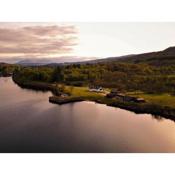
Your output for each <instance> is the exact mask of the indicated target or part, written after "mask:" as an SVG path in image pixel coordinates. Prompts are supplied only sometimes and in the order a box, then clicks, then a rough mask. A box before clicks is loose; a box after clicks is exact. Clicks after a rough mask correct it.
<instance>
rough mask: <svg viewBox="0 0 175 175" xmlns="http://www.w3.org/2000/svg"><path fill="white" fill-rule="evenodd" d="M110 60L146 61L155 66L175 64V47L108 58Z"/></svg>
mask: <svg viewBox="0 0 175 175" xmlns="http://www.w3.org/2000/svg"><path fill="white" fill-rule="evenodd" d="M108 61H120V62H129V63H145V64H150V65H153V66H171V65H175V47H169V48H167V49H165V50H163V51H158V52H149V53H143V54H137V55H129V56H127V57H120V58H118V57H116V58H115V57H114V58H108Z"/></svg>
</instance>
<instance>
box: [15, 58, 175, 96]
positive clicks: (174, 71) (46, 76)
mask: <svg viewBox="0 0 175 175" xmlns="http://www.w3.org/2000/svg"><path fill="white" fill-rule="evenodd" d="M14 75H15V76H17V77H18V79H20V80H21V81H41V82H49V83H53V82H59V83H65V84H67V85H74V86H87V85H90V84H93V85H99V86H102V87H107V88H116V89H118V90H120V91H123V92H126V91H127V92H128V91H143V92H146V93H164V92H168V93H171V94H174V93H175V65H172V66H171V65H168V66H153V65H149V64H143V63H139V64H135V63H128V62H119V61H112V62H104V63H94V64H88V63H87V64H71V65H65V66H57V67H49V66H40V67H20V68H19V67H17V68H15V71H14Z"/></svg>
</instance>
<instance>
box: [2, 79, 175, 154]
mask: <svg viewBox="0 0 175 175" xmlns="http://www.w3.org/2000/svg"><path fill="white" fill-rule="evenodd" d="M50 95H51V93H50V92H39V91H38V92H37V91H33V90H27V89H22V88H20V87H18V86H17V85H16V84H14V83H13V81H12V79H11V78H10V77H8V78H4V77H1V78H0V152H175V122H174V121H171V120H168V119H163V118H162V119H156V118H154V117H153V116H151V115H148V114H143V115H137V114H135V113H133V112H129V111H126V110H122V109H119V108H113V107H108V106H106V105H102V104H96V103H93V102H78V103H72V104H66V105H62V106H59V105H56V104H51V103H49V101H48V97H49V96H50Z"/></svg>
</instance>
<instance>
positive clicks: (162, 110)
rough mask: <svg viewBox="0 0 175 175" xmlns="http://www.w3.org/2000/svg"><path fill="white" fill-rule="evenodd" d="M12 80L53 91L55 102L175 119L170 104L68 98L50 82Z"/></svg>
mask: <svg viewBox="0 0 175 175" xmlns="http://www.w3.org/2000/svg"><path fill="white" fill-rule="evenodd" d="M12 80H13V81H14V82H15V83H16V84H17V85H19V86H20V87H23V88H28V89H34V90H41V91H51V92H52V93H53V96H51V97H49V99H48V100H49V102H51V103H55V104H59V105H62V104H66V103H73V102H78V101H79V102H80V101H92V102H96V103H100V104H105V105H107V106H112V107H118V108H121V109H125V110H128V111H132V112H135V113H136V114H151V115H154V116H160V117H164V118H167V119H171V120H173V121H175V108H172V107H169V106H161V105H157V104H152V103H147V102H145V103H143V104H140V103H134V102H123V101H120V100H116V99H115V100H114V99H108V98H106V97H103V96H101V97H94V96H93V95H92V96H77V97H74V96H69V97H67V98H60V97H59V96H55V95H54V90H55V89H56V86H54V85H53V84H49V83H43V82H21V81H19V80H18V79H17V77H15V76H12Z"/></svg>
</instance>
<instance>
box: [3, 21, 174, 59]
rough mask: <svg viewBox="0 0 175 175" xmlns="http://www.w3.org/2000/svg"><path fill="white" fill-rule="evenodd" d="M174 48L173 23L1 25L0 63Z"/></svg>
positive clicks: (106, 55)
mask: <svg viewBox="0 0 175 175" xmlns="http://www.w3.org/2000/svg"><path fill="white" fill-rule="evenodd" d="M169 46H175V23H117V22H111V23H109V22H103V23H100V22H99V23H98V22H96V23H90V22H89V23H88V22H85V23H83V22H79V23H78V22H77V23H72V22H71V23H0V61H2V60H3V61H4V60H5V61H7V62H8V61H12V62H16V61H18V60H21V59H27V58H33V59H40V58H47V59H50V58H52V59H53V58H55V59H59V58H60V59H63V58H65V59H66V58H67V57H69V58H71V59H72V60H73V59H74V58H75V59H76V57H78V58H82V60H88V59H92V58H104V57H111V56H120V55H127V54H136V53H143V52H149V51H158V50H163V49H165V48H167V47H169Z"/></svg>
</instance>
